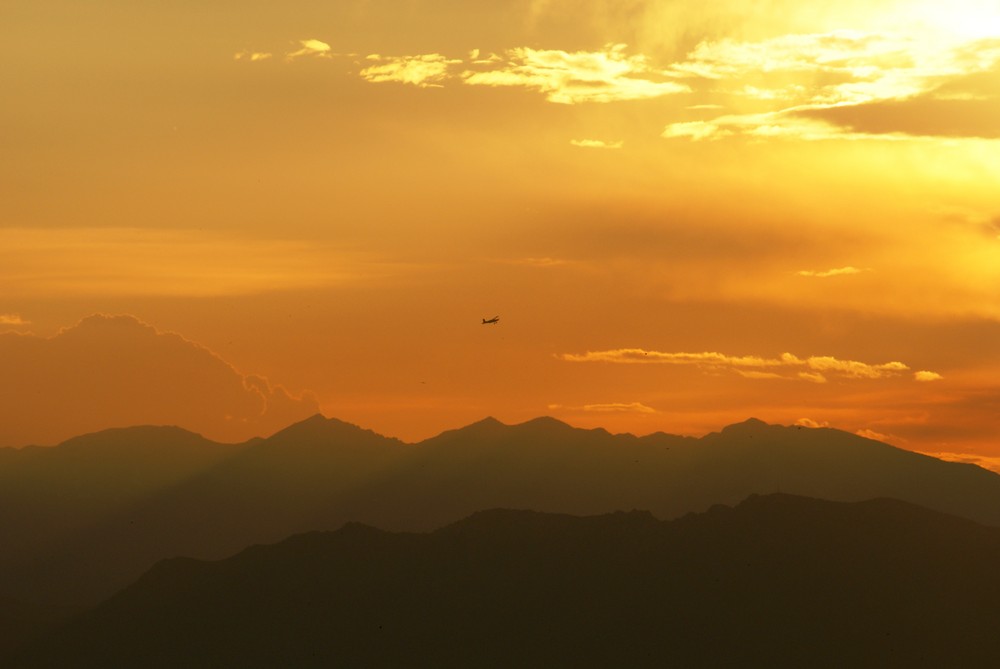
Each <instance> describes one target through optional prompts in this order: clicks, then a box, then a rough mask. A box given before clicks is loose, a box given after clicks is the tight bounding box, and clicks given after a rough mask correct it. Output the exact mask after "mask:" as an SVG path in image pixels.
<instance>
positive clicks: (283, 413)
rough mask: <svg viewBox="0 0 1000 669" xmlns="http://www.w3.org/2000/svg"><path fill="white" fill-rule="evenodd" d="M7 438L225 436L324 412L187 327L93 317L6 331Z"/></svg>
mask: <svg viewBox="0 0 1000 669" xmlns="http://www.w3.org/2000/svg"><path fill="white" fill-rule="evenodd" d="M0 370H2V374H3V383H2V384H0V444H2V445H7V446H20V445H24V444H29V443H37V444H52V443H57V442H59V441H62V440H64V439H67V438H69V437H71V436H74V435H77V434H82V433H86V432H92V431H96V430H101V429H105V428H109V427H121V426H129V425H150V424H151V425H179V426H180V427H183V428H186V429H189V430H192V431H195V432H199V433H201V434H203V435H205V436H206V437H209V438H212V439H216V440H220V441H242V440H245V439H248V438H250V437H253V436H258V435H266V434H270V433H272V432H274V431H276V430H278V429H280V428H282V427H284V426H286V425H288V424H289V423H292V422H294V421H296V420H300V419H302V418H306V417H308V416H310V415H312V414H314V413H316V412H317V410H318V404H317V401H316V399H315V397H313V396H312V395H310V394H308V393H306V394H303V395H301V396H294V395H292V394H290V393H289V392H288V391H287V390H285V389H284V388H282V387H281V386H278V385H273V384H271V383H270V382H268V380H267V379H265V378H263V377H260V376H252V375H244V374H241V373H240V372H238V371H237V370H236V369H234V368H233V367H232V366H231V365H230V364H228V363H227V362H226V361H224V360H223V359H221V358H220V357H219V356H218V355H216V354H214V353H212V352H211V351H209V350H208V349H206V348H204V347H202V346H199V345H198V344H196V343H194V342H191V341H189V340H187V339H184V338H183V337H181V336H180V335H177V334H172V333H164V332H159V331H157V330H156V329H154V328H153V327H152V326H150V325H147V324H145V323H143V322H141V321H139V320H138V319H136V318H134V317H131V316H105V315H95V316H90V317H88V318H85V319H84V320H82V321H81V322H80V323H78V324H77V325H74V326H73V327H70V328H67V329H64V330H62V331H61V332H59V333H58V334H57V335H55V336H53V337H50V338H45V337H38V336H34V335H23V334H16V333H6V334H0Z"/></svg>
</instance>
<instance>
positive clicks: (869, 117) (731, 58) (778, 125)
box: [663, 30, 1000, 141]
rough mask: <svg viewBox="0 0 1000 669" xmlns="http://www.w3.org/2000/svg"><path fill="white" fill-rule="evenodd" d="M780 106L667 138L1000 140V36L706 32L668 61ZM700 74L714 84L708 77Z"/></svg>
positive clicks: (678, 128)
mask: <svg viewBox="0 0 1000 669" xmlns="http://www.w3.org/2000/svg"><path fill="white" fill-rule="evenodd" d="M668 69H669V70H670V71H672V72H674V73H676V74H677V75H686V76H688V77H691V78H692V79H691V82H692V86H693V88H695V89H696V90H701V89H705V88H709V89H710V90H712V92H713V94H715V95H728V96H730V98H731V99H732V100H733V105H732V106H735V107H741V106H742V107H745V106H746V105H745V104H743V105H741V104H740V103H739V100H740V99H746V100H752V101H754V102H756V103H758V105H757V106H758V107H759V106H760V104H761V103H763V104H764V105H766V106H770V107H771V108H770V109H768V110H765V111H755V112H753V113H743V114H728V115H722V116H719V117H718V118H715V119H710V120H703V121H684V122H675V123H670V124H668V125H667V126H666V127H665V129H664V132H663V136H664V137H666V138H677V137H685V138H688V139H691V140H695V141H698V140H705V139H718V138H721V137H728V136H745V137H749V138H756V139H780V138H795V139H804V140H823V139H873V138H881V139H896V140H898V139H908V138H915V137H970V138H988V139H995V138H1000V122H998V121H997V118H998V117H1000V86H998V82H1000V39H997V38H996V37H989V38H981V37H979V36H969V35H966V36H964V37H962V36H959V37H956V36H951V37H950V38H949V39H931V38H929V37H928V36H927V35H917V34H907V33H905V32H899V31H896V32H890V31H878V30H873V31H856V30H834V31H830V32H823V33H799V34H786V35H779V36H774V37H770V38H767V39H762V40H756V41H751V40H739V39H734V38H732V37H729V38H723V39H717V40H705V41H702V42H701V43H699V44H698V45H697V46H696V47H695V48H694V49H692V50H691V51H690V52H689V53H688V54H687V56H686V58H684V59H683V60H680V61H678V62H676V63H674V64H673V65H671V66H670V67H669V68H668ZM699 81H700V82H710V83H709V85H707V86H706V85H705V84H704V83H699Z"/></svg>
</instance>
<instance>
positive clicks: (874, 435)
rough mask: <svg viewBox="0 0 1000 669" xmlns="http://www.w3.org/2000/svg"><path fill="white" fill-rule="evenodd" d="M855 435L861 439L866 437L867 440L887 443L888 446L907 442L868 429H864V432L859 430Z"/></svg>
mask: <svg viewBox="0 0 1000 669" xmlns="http://www.w3.org/2000/svg"><path fill="white" fill-rule="evenodd" d="M854 434H856V435H858V436H859V437H864V438H865V439H873V440H875V441H881V442H883V443H886V444H888V443H892V442H897V443H898V442H900V441H905V440H903V439H900V438H899V437H895V436H893V435H891V434H882V433H881V432H876V431H875V430H869V429H867V428H866V429H863V430H858V431H857V432H855V433H854Z"/></svg>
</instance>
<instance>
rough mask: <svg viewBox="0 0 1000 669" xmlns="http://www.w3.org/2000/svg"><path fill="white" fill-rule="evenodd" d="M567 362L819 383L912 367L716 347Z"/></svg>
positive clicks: (574, 357)
mask: <svg viewBox="0 0 1000 669" xmlns="http://www.w3.org/2000/svg"><path fill="white" fill-rule="evenodd" d="M557 357H558V358H559V359H560V360H565V361H567V362H609V363H616V364H667V365H695V366H699V367H704V368H709V369H729V370H731V371H733V372H735V373H737V374H739V375H741V376H743V377H745V378H752V379H795V378H798V379H802V380H805V381H812V382H815V383H823V382H825V381H826V376H825V375H834V376H838V377H841V378H849V379H883V378H889V377H895V376H899V375H900V374H901V373H903V372H905V371H908V370H909V369H910V368H909V367H908V366H907V365H905V364H903V363H901V362H896V361H893V362H886V363H881V364H869V363H864V362H858V361H856V360H840V359H838V358H834V357H832V356H811V357H809V358H805V359H803V358H799V357H797V356H795V355H793V354H791V353H782V354H781V355H780V356H779V357H777V358H764V357H760V356H753V355H747V356H733V355H726V354H724V353H718V352H714V351H706V352H701V353H688V352H680V353H665V352H662V351H647V350H645V349H641V348H624V349H613V350H608V351H587V352H586V353H583V354H575V353H564V354H562V355H559V356H557ZM781 368H793V369H794V368H798V369H799V370H800V371H798V372H797V373H796V374H795V375H794V376H789V375H786V374H782V373H781V371H780V370H781Z"/></svg>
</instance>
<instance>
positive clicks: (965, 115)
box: [794, 94, 1000, 139]
mask: <svg viewBox="0 0 1000 669" xmlns="http://www.w3.org/2000/svg"><path fill="white" fill-rule="evenodd" d="M794 113H795V114H796V115H797V116H800V117H804V118H810V119H819V120H821V121H825V122H827V123H830V124H832V125H834V126H837V127H839V128H844V129H846V130H847V131H849V132H851V133H862V134H866V135H881V134H892V133H902V134H906V135H911V136H923V137H952V138H963V137H969V138H979V139H998V138H1000V98H986V99H958V98H949V99H940V98H937V97H935V96H934V95H933V94H926V95H920V96H915V97H911V98H908V99H905V100H882V101H878V102H870V103H865V104H859V105H839V106H834V107H819V108H813V109H804V110H801V111H796V112H794Z"/></svg>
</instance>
